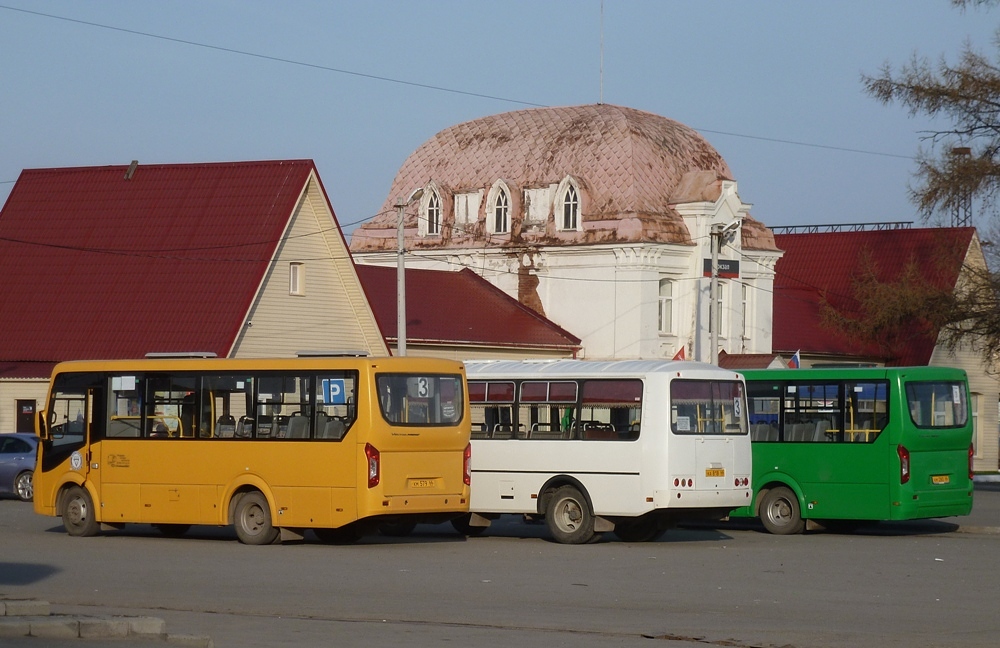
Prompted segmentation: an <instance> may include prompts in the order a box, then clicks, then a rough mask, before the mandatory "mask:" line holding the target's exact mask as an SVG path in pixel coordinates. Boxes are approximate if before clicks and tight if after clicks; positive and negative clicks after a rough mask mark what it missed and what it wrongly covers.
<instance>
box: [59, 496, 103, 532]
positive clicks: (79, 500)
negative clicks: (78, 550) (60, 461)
mask: <svg viewBox="0 0 1000 648" xmlns="http://www.w3.org/2000/svg"><path fill="white" fill-rule="evenodd" d="M62 519H63V526H64V527H66V533H68V534H70V535H71V536H78V537H88V536H92V535H96V534H97V530H98V529H99V528H100V524H98V522H97V517H96V511H95V510H94V500H93V499H92V498H91V497H90V493H88V492H87V489H86V488H82V487H80V486H73V487H71V488H70V489H69V490H67V491H66V495H65V496H64V497H63V510H62Z"/></svg>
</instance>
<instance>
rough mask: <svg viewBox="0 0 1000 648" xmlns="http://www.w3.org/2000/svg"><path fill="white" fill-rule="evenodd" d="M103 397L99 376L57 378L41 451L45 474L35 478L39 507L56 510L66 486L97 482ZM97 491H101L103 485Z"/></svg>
mask: <svg viewBox="0 0 1000 648" xmlns="http://www.w3.org/2000/svg"><path fill="white" fill-rule="evenodd" d="M102 394H103V389H102V387H101V384H100V377H99V376H94V375H91V374H62V375H59V376H57V377H56V381H55V385H54V387H53V390H52V398H51V400H50V401H49V404H48V410H47V412H46V416H47V417H48V418H47V421H46V423H47V426H46V429H44V431H43V433H42V434H43V436H42V444H41V446H40V449H39V452H40V454H41V473H42V474H41V475H36V476H35V501H36V503H37V506H38V507H42V508H49V507H51V508H52V509H53V511H54V509H55V507H56V504H57V503H56V501H55V500H56V493H57V492H58V489H59V488H60V487H61V486H62V485H63V484H64V483H66V482H73V483H85V482H87V481H88V480H89V481H92V480H93V478H92V473H93V472H94V465H95V463H96V464H99V463H100V461H101V460H100V459H99V456H100V455H99V454H98V453H97V452H96V451H95V450H94V449H93V444H94V443H95V442H97V441H98V439H99V437H100V433H99V432H98V430H99V429H100V427H101V425H100V421H101V419H103V412H104V407H103V396H102ZM95 421H96V422H98V424H97V425H95ZM98 484H99V482H98ZM97 491H98V492H100V490H99V486H98V488H97Z"/></svg>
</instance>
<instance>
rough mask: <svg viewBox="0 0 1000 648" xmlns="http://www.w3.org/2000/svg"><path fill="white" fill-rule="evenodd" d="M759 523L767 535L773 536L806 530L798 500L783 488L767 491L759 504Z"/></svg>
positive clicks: (777, 487) (793, 494) (778, 487)
mask: <svg viewBox="0 0 1000 648" xmlns="http://www.w3.org/2000/svg"><path fill="white" fill-rule="evenodd" d="M760 521H761V522H763V524H764V528H765V529H767V531H768V532H769V533H773V534H775V535H795V534H796V533H802V531H803V529H805V528H806V522H805V520H803V519H802V515H801V513H800V512H799V499H798V498H797V497H796V496H795V493H793V492H792V491H791V489H789V488H786V487H785V486H776V487H775V488H772V489H771V490H769V491H767V495H765V496H764V499H763V500H762V501H761V503H760Z"/></svg>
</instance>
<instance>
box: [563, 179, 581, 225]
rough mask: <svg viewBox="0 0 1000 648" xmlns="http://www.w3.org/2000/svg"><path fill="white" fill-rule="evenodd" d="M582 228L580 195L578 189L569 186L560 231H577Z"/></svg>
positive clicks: (565, 196)
mask: <svg viewBox="0 0 1000 648" xmlns="http://www.w3.org/2000/svg"><path fill="white" fill-rule="evenodd" d="M579 226H580V194H578V193H577V192H576V187H574V186H573V185H568V186H567V187H566V193H564V194H563V200H562V222H561V225H560V227H559V229H564V230H575V229H579Z"/></svg>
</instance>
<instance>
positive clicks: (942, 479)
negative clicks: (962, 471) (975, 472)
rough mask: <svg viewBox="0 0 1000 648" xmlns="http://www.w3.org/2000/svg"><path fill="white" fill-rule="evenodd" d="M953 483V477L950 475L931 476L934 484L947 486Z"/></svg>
mask: <svg viewBox="0 0 1000 648" xmlns="http://www.w3.org/2000/svg"><path fill="white" fill-rule="evenodd" d="M950 482H951V477H949V476H948V475H931V483H932V484H947V483H950Z"/></svg>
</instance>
